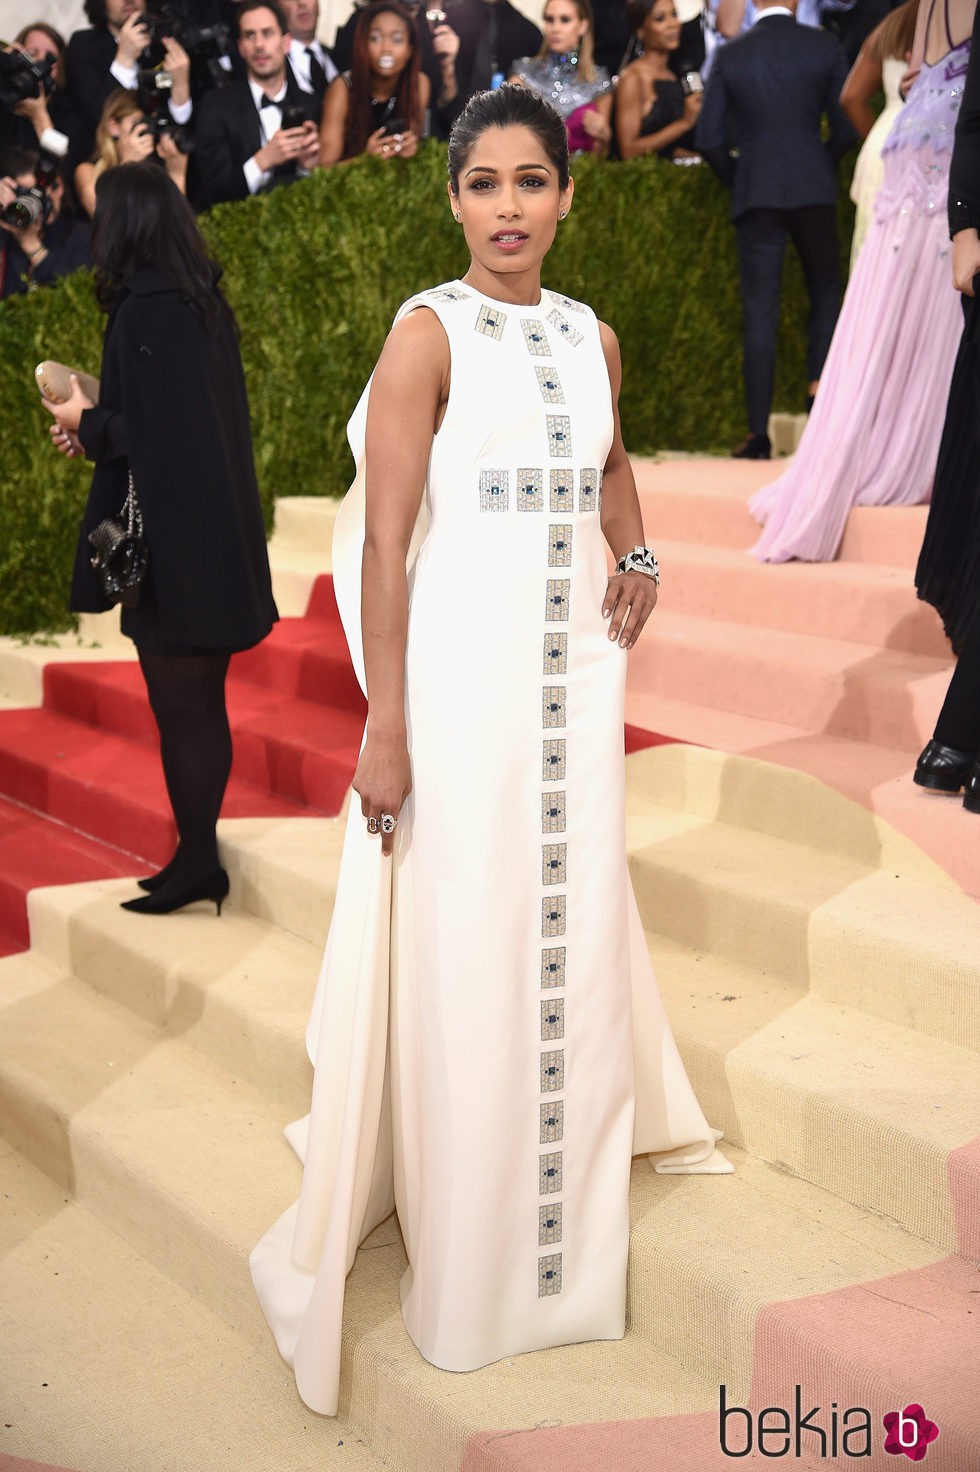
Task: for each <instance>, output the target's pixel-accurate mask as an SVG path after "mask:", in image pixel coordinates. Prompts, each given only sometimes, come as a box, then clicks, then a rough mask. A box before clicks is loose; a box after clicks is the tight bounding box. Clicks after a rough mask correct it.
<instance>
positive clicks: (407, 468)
mask: <svg viewBox="0 0 980 1472" xmlns="http://www.w3.org/2000/svg"><path fill="white" fill-rule="evenodd" d="M449 362H450V360H449V342H448V339H447V337H446V334H445V331H444V329H443V327H442V324H441V323H440V322H439V319H438V318H437V317H436V316H435V314H434V313H432V312H430V311H428V310H426V309H420V310H418V311H415V312H412V313H410V314H409V315H408V316H407V317H405V318H403V319H402V321H401V322H399V323H398V324H397V325H396V326H395V327H393V328H392V330H391V333H390V334H389V336H388V340H387V342H386V343H385V345H384V348H383V350H382V353H381V357H380V358H379V359H378V366H377V368H376V369H375V372H374V380H373V382H372V385H371V396H370V399H369V402H368V413H367V433H366V440H365V536H364V553H363V559H362V565H361V633H362V638H363V643H364V670H365V675H366V679H367V693H368V723H367V740H366V742H365V745H364V749H363V751H362V752H361V757H360V760H359V761H358V764H357V771H356V772H355V774H354V789H355V791H356V792H357V793H358V794H359V796H360V798H361V811H362V812H363V814H364V816H365V817H368V816H374V817H377V816H379V815H380V814H381V813H382V812H385V813H392V814H397V813H398V812H399V810H400V808H401V806H402V803H403V802H404V801H405V798H406V797H407V796H408V794H409V792H410V791H411V786H412V780H411V770H410V766H409V757H408V745H407V736H406V729H405V640H406V636H407V629H408V578H407V574H406V571H405V559H406V557H407V555H408V548H409V543H410V542H411V538H412V531H413V529H414V526H415V520H416V517H417V515H418V510H419V505H420V504H421V500H422V492H423V489H424V486H425V475H426V467H427V465H428V461H429V454H430V451H431V449H432V436H433V434H434V433H435V430H436V427H437V425H438V423H439V416H440V414H441V411H442V407H443V406H444V404H445V403H446V400H447V398H448V394H449ZM382 847H383V848H384V851H385V852H386V853H390V852H391V838H390V836H388V837H386V838H385V839H383V840H382Z"/></svg>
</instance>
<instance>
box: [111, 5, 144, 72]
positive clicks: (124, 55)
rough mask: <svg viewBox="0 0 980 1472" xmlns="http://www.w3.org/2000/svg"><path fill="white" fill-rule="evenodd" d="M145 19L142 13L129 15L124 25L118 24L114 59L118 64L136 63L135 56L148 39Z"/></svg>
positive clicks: (127, 65) (133, 64)
mask: <svg viewBox="0 0 980 1472" xmlns="http://www.w3.org/2000/svg"><path fill="white" fill-rule="evenodd" d="M145 21H146V17H145V16H144V15H142V14H138V15H131V16H130V17H129V19H128V20H127V21H126V23H125V25H122V26H120V28H119V38H118V42H117V45H116V60H117V61H118V63H119V65H120V66H124V67H133V66H135V65H136V59H137V57H138V56H139V54H140V52H141V51H142V50H143V48H144V47H145V46H146V43H147V41H148V40H149V36H148V34H147V30H146V24H145Z"/></svg>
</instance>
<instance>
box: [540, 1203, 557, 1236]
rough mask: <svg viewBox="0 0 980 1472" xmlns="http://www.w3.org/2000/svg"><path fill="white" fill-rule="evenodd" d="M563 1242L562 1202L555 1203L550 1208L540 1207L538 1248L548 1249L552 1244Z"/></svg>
mask: <svg viewBox="0 0 980 1472" xmlns="http://www.w3.org/2000/svg"><path fill="white" fill-rule="evenodd" d="M560 1241H561V1202H560V1201H553V1202H552V1203H551V1205H550V1206H539V1207H538V1246H539V1247H547V1246H548V1244H549V1243H550V1242H560Z"/></svg>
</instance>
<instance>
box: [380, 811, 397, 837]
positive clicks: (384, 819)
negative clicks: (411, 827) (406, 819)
mask: <svg viewBox="0 0 980 1472" xmlns="http://www.w3.org/2000/svg"><path fill="white" fill-rule="evenodd" d="M397 822H398V819H397V818H393V817H392V816H391V814H390V813H382V814H381V832H382V833H394V831H395V826H396V824H397Z"/></svg>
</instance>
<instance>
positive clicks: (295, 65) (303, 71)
mask: <svg viewBox="0 0 980 1472" xmlns="http://www.w3.org/2000/svg"><path fill="white" fill-rule="evenodd" d="M311 51H312V52H313V55H314V56H315V57H316V59H317V61H318V62H319V63H320V65H321V66H322V67H323V71H324V75H325V76H326V79H327V81H328V82H332V81H333V79H334V77H336V76H337V75H338V73H337V68H336V67H335V66H334V64H333V62H332V61H331V60H330V57H329V56H328V55H327V53H326V52H325V51H324V49H323V47H322V46H321V45H320V43H319V41H317V40H316V38H315V37H314V39H313V40H312V41H310V42H306V41H298V40H297V39H296V37H295V36H294V37H293V42H292V45H291V46H290V48H289V65H290V66H291V67H292V69H293V76H294V77H295V78H296V80H297V82H298V83H299V85H300V86H301V87H302V89H303V91H304V92H312V91H313V83H312V82H311V81H310V56H309V53H310V52H311Z"/></svg>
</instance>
